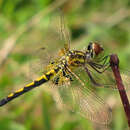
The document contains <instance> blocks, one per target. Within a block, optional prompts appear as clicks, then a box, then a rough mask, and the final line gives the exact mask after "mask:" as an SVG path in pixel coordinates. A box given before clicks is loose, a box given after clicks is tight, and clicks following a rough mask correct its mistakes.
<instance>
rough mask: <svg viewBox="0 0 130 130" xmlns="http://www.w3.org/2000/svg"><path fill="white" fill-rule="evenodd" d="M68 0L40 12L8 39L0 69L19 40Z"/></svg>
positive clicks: (55, 3) (1, 57)
mask: <svg viewBox="0 0 130 130" xmlns="http://www.w3.org/2000/svg"><path fill="white" fill-rule="evenodd" d="M66 1H67V0H57V1H55V2H53V3H52V4H51V5H50V6H48V7H47V8H46V9H44V10H42V11H40V12H39V13H38V14H36V15H35V16H33V17H32V18H31V19H30V20H28V21H27V22H25V23H24V24H23V25H21V26H20V27H19V28H18V29H17V30H16V32H15V33H13V34H12V35H11V36H10V37H9V38H8V39H6V40H5V41H4V43H3V47H2V49H1V50H0V67H1V66H2V65H3V64H4V63H5V61H6V59H7V57H8V56H9V54H10V53H11V52H12V50H13V48H14V47H15V45H16V41H17V40H18V38H19V37H20V36H21V35H22V34H23V33H24V32H26V31H27V30H28V29H29V28H31V27H32V26H35V25H36V24H38V23H39V22H40V20H41V18H43V17H44V16H46V15H47V14H49V13H50V12H52V11H54V10H55V9H57V8H58V7H60V6H61V5H63V4H64V3H65V2H66Z"/></svg>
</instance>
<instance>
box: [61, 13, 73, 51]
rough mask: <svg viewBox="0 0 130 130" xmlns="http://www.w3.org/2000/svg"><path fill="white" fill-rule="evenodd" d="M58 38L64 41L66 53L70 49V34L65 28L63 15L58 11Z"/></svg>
mask: <svg viewBox="0 0 130 130" xmlns="http://www.w3.org/2000/svg"><path fill="white" fill-rule="evenodd" d="M60 34H61V35H60V36H61V39H64V41H65V43H64V48H65V49H66V51H68V50H69V49H70V41H71V40H70V33H69V29H68V28H67V24H66V23H65V18H64V14H63V13H62V12H61V11H60Z"/></svg>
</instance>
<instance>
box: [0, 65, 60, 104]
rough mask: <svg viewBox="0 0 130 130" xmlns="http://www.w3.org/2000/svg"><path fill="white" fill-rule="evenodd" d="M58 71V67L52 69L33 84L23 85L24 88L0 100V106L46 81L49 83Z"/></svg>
mask: <svg viewBox="0 0 130 130" xmlns="http://www.w3.org/2000/svg"><path fill="white" fill-rule="evenodd" d="M59 69H60V68H59V67H58V68H56V69H52V70H50V71H48V72H47V73H46V74H44V75H42V76H41V77H39V78H37V79H36V80H34V81H33V82H31V83H29V84H27V85H25V87H23V88H20V89H18V90H17V91H15V92H13V93H11V94H9V95H8V96H7V97H6V98H4V99H2V100H0V106H3V105H5V104H6V103H8V102H9V101H11V100H13V99H14V98H16V97H18V96H20V95H22V94H24V93H25V92H28V91H30V90H31V89H33V88H35V87H38V86H40V85H41V84H43V83H45V82H47V81H49V80H50V79H52V78H53V77H54V76H55V75H56V73H58V71H59Z"/></svg>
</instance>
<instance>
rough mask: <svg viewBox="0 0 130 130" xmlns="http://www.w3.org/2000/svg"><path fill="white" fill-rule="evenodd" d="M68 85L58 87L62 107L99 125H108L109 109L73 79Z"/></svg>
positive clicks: (89, 90) (109, 118)
mask: <svg viewBox="0 0 130 130" xmlns="http://www.w3.org/2000/svg"><path fill="white" fill-rule="evenodd" d="M73 79H74V81H72V83H71V84H70V85H63V86H60V87H58V90H59V94H60V97H61V99H60V100H62V102H60V103H62V104H63V107H64V108H67V109H69V110H71V111H73V112H76V113H78V114H80V115H81V116H83V117H85V118H87V119H90V120H91V121H93V122H96V123H99V124H108V123H109V122H110V120H111V109H110V107H109V106H108V105H107V104H105V103H104V101H103V100H102V99H101V98H100V97H98V96H97V95H96V94H95V93H94V92H93V90H91V89H90V88H88V87H87V86H86V85H85V86H83V85H81V83H80V82H79V81H78V80H77V79H75V77H73Z"/></svg>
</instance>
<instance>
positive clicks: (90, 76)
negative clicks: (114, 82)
mask: <svg viewBox="0 0 130 130" xmlns="http://www.w3.org/2000/svg"><path fill="white" fill-rule="evenodd" d="M84 69H85V71H86V72H87V74H88V76H89V78H90V80H91V81H92V83H93V84H94V85H96V86H101V84H99V83H97V82H96V81H95V80H94V78H93V77H92V75H91V73H90V72H89V70H88V68H87V67H86V66H84Z"/></svg>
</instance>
